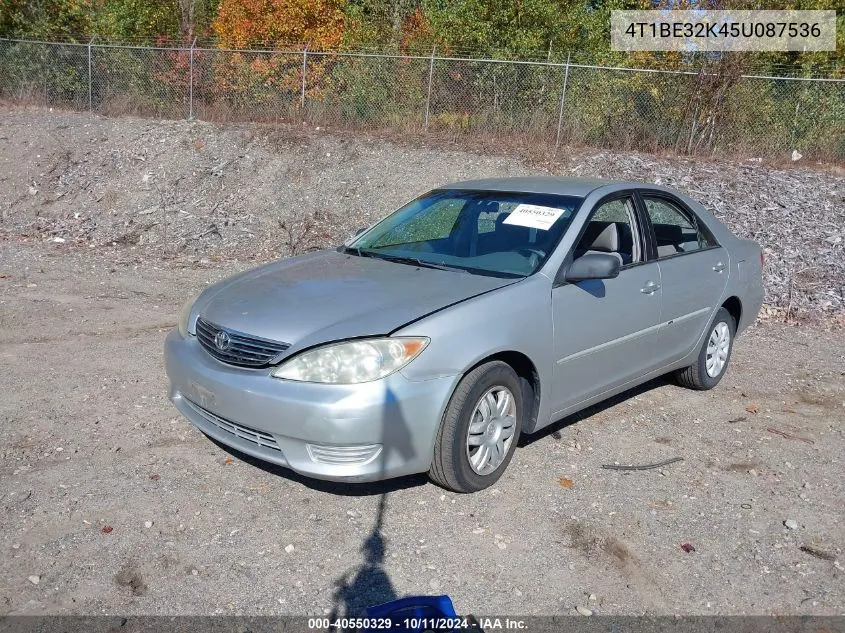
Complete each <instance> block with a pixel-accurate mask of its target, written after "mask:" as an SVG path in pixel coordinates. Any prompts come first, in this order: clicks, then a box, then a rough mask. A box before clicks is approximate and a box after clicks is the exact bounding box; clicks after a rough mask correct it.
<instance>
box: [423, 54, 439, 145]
mask: <svg viewBox="0 0 845 633" xmlns="http://www.w3.org/2000/svg"><path fill="white" fill-rule="evenodd" d="M436 50H437V45H434V46H432V47H431V61H430V62H429V64H428V95H427V96H426V98H425V129H426V131H428V117H429V114H430V112H431V82H432V79H434V53H435V51H436Z"/></svg>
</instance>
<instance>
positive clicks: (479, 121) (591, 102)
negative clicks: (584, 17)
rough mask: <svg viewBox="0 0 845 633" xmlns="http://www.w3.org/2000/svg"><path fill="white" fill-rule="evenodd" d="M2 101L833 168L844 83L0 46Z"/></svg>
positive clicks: (317, 54) (286, 54)
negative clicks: (818, 163)
mask: <svg viewBox="0 0 845 633" xmlns="http://www.w3.org/2000/svg"><path fill="white" fill-rule="evenodd" d="M0 98H3V99H6V100H10V101H14V102H20V103H33V104H41V105H46V106H54V107H60V108H71V109H76V110H86V109H87V110H90V111H92V112H97V113H101V114H107V115H120V114H131V115H137V116H149V117H158V118H199V119H202V120H207V121H233V120H234V121H264V122H276V121H285V122H293V121H301V120H306V121H309V122H311V123H313V124H321V125H335V126H345V127H357V128H389V129H394V130H397V131H400V132H407V133H422V132H432V133H441V134H443V133H445V134H450V135H454V136H456V137H458V136H467V137H473V136H476V137H484V138H487V139H498V140H500V141H501V142H502V143H522V144H526V143H527V144H532V145H535V144H536V145H537V146H542V147H551V148H555V149H556V148H557V147H558V146H560V145H561V144H571V145H584V146H591V147H600V148H613V149H623V150H634V149H636V150H644V151H670V152H676V153H682V154H708V155H714V154H715V155H753V156H769V157H778V156H786V155H789V154H790V153H791V152H792V151H793V150H797V151H798V152H800V153H801V154H803V155H804V156H805V157H807V158H811V159H817V160H825V161H842V160H845V79H804V78H797V77H766V76H756V75H737V76H733V77H729V76H724V75H718V74H713V73H707V72H704V71H702V72H678V71H660V70H652V69H637V68H609V67H601V66H594V65H588V64H578V63H569V62H568V61H567V62H566V63H544V62H528V61H522V62H520V61H501V60H483V59H463V58H451V57H439V56H437V55H435V54H434V52H432V54H431V55H430V56H422V55H388V54H373V53H348V52H343V53H341V52H326V51H309V50H307V49H305V50H300V51H256V50H224V49H217V48H212V49H209V48H196V47H170V48H150V47H142V46H118V45H113V44H99V43H97V41H96V38H94V40H92V41H91V42H90V43H88V44H87V45H86V44H65V43H52V42H32V41H21V40H8V39H0Z"/></svg>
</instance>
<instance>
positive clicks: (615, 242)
mask: <svg viewBox="0 0 845 633" xmlns="http://www.w3.org/2000/svg"><path fill="white" fill-rule="evenodd" d="M590 250H593V251H607V252H609V253H613V252H616V251H618V250H619V230H618V228H617V227H616V224H613V223H611V224H608V225H607V226H606V227H605V228H604V230H603V231H602V232H601V233H599V234H598V236H597V237H596V239H594V240H593V243H592V244H590Z"/></svg>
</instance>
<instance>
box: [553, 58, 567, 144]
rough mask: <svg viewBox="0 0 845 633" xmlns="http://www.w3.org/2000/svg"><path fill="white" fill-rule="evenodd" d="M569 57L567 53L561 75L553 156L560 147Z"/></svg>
mask: <svg viewBox="0 0 845 633" xmlns="http://www.w3.org/2000/svg"><path fill="white" fill-rule="evenodd" d="M569 56H570V53H567V54H566V70H565V71H564V73H563V90H562V91H561V93H560V113H559V114H558V117H557V137H556V138H555V152H554V156H557V149H558V147H560V130H561V128H562V127H563V104H564V103H565V102H566V84H567V83H569Z"/></svg>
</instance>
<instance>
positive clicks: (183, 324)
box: [179, 293, 200, 338]
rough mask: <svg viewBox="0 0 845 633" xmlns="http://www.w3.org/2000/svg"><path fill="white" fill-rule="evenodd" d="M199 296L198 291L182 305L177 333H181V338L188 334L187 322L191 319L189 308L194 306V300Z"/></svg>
mask: <svg viewBox="0 0 845 633" xmlns="http://www.w3.org/2000/svg"><path fill="white" fill-rule="evenodd" d="M199 296H200V293H197V294H195V295H194V296H193V297H191V298H190V299H188V301H187V303H185V305H184V306H182V312H181V313H180V314H179V334H181V335H182V338H184V337H186V336H188V334H190V332H188V322H189V321H190V319H191V310H192V309H193V307H194V302H196V300H197V297H199Z"/></svg>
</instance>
